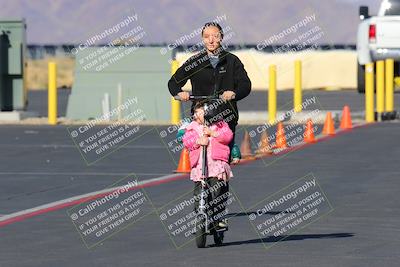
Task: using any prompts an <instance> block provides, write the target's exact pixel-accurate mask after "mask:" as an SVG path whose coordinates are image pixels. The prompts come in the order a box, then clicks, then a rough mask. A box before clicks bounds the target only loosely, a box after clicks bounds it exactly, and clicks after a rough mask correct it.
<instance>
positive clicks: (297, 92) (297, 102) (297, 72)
mask: <svg viewBox="0 0 400 267" xmlns="http://www.w3.org/2000/svg"><path fill="white" fill-rule="evenodd" d="M301 78H302V77H301V60H296V61H295V62H294V93H293V108H294V112H301V110H302V106H301V102H302V101H303V100H302V92H301V89H302V88H301V85H302V79H301Z"/></svg>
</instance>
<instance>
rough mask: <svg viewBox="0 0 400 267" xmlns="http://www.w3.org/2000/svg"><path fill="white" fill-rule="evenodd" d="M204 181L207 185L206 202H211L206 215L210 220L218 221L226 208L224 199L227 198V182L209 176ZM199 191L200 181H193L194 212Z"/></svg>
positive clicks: (196, 207)
mask: <svg viewBox="0 0 400 267" xmlns="http://www.w3.org/2000/svg"><path fill="white" fill-rule="evenodd" d="M206 182H207V185H208V186H207V188H208V190H207V193H208V194H207V201H206V203H211V204H209V207H208V209H207V212H208V216H209V218H210V219H212V221H215V222H219V221H221V220H222V219H223V218H224V216H223V215H224V212H225V209H226V201H227V199H228V198H229V196H228V194H229V193H228V192H229V182H224V181H222V180H218V178H216V177H210V178H208V179H206ZM211 188H212V189H211ZM200 193H201V182H195V184H194V190H193V194H194V198H195V203H194V210H195V212H196V213H197V210H198V208H199V199H200ZM213 200H215V201H213Z"/></svg>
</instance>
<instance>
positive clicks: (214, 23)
mask: <svg viewBox="0 0 400 267" xmlns="http://www.w3.org/2000/svg"><path fill="white" fill-rule="evenodd" d="M210 26H214V27H217V28H218V30H219V33H220V34H221V40H222V39H223V38H224V32H223V30H222V27H221V25H219V24H218V23H217V22H213V21H212V22H207V23H206V24H204V26H203V29H202V30H201V36H203V32H204V30H205V29H206V28H207V27H210Z"/></svg>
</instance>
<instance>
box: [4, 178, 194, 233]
mask: <svg viewBox="0 0 400 267" xmlns="http://www.w3.org/2000/svg"><path fill="white" fill-rule="evenodd" d="M187 177H188V175H187V174H177V175H176V176H174V177H171V178H168V179H165V180H158V181H152V182H149V183H146V184H142V185H137V186H133V187H130V188H129V189H128V191H130V190H134V189H140V188H144V187H150V186H156V185H159V184H164V183H168V182H172V181H176V180H180V179H183V178H187ZM114 191H116V190H114ZM114 191H110V192H105V193H100V194H96V195H93V196H88V197H83V198H80V199H76V200H74V201H70V202H66V203H61V204H57V205H54V206H50V207H46V208H43V209H39V210H35V211H32V212H28V213H26V214H21V215H17V216H15V217H12V218H9V219H6V220H4V221H0V227H3V226H6V225H8V224H12V223H15V222H19V221H23V220H26V219H28V218H31V217H34V216H38V215H40V214H44V213H49V212H52V211H56V210H60V209H64V208H67V207H70V206H74V205H78V204H81V203H84V202H86V201H89V200H93V199H97V198H100V197H103V196H106V195H109V194H110V193H112V192H114Z"/></svg>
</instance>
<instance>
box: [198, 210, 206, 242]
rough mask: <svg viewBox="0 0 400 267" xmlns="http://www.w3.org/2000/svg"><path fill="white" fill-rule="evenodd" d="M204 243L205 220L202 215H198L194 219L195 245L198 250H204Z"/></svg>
mask: <svg viewBox="0 0 400 267" xmlns="http://www.w3.org/2000/svg"><path fill="white" fill-rule="evenodd" d="M206 242H207V235H206V218H205V216H204V215H198V216H197V218H196V245H197V247H198V248H204V247H205V246H206Z"/></svg>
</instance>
